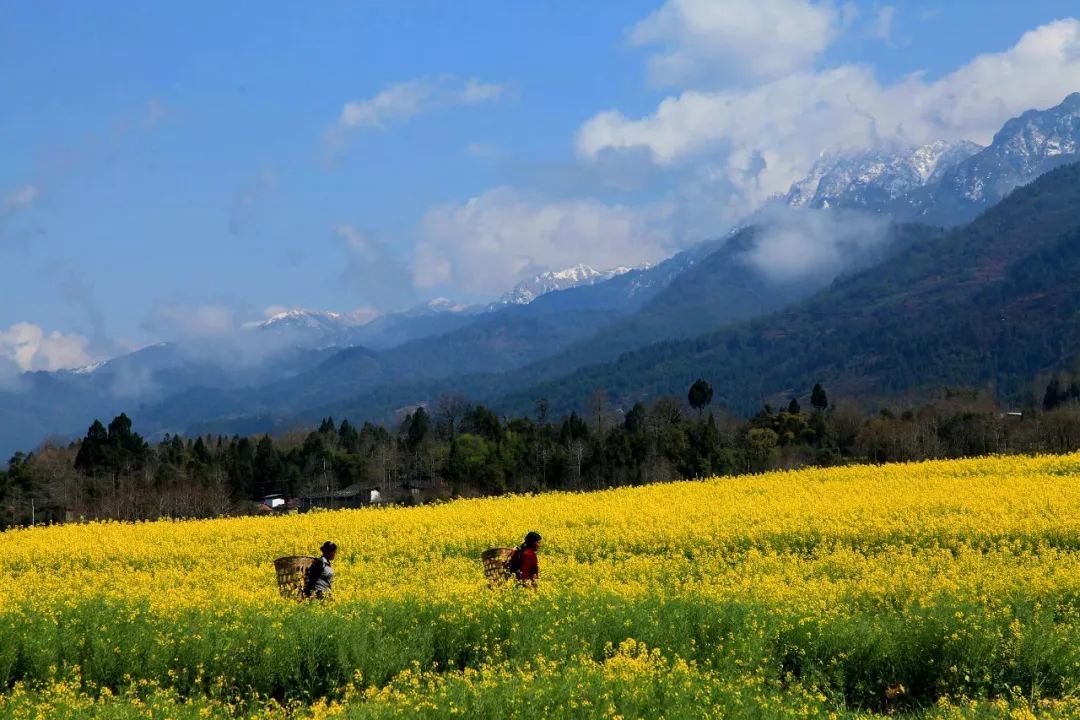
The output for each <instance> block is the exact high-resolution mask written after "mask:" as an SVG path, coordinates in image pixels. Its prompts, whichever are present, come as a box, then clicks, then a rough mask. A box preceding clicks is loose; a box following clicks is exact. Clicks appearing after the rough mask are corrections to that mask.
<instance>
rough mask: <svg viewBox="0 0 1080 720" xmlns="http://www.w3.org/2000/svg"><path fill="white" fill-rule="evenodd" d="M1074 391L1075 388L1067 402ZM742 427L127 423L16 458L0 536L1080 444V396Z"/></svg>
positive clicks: (696, 411)
mask: <svg viewBox="0 0 1080 720" xmlns="http://www.w3.org/2000/svg"><path fill="white" fill-rule="evenodd" d="M1073 389H1075V390H1076V392H1072V390H1073ZM804 402H805V403H806V404H807V405H808V407H803V404H802V403H800V401H799V400H798V399H792V400H791V401H790V402H789V403H788V404H787V405H786V406H784V407H781V408H774V407H771V406H769V405H766V406H765V407H763V408H762V409H761V410H760V411H759V412H758V413H757V414H755V415H754V416H753V417H751V418H749V419H745V420H739V419H735V418H732V417H729V416H727V415H722V414H718V413H716V412H713V411H711V410H710V407H711V403H712V388H711V387H710V385H709V384H708V383H707V382H705V381H704V380H699V381H697V382H695V383H694V384H693V386H692V387H691V388H690V389H689V392H688V394H687V396H686V398H685V399H680V398H674V397H666V398H661V399H659V400H657V401H655V402H653V403H652V404H650V405H645V404H643V403H636V404H634V405H633V406H632V407H630V408H629V409H628V410H626V411H618V410H616V409H614V408H612V407H611V406H610V404H609V403H608V401H607V398H606V396H605V394H604V393H602V392H598V393H596V394H595V395H594V396H593V397H592V398H590V400H589V402H588V403H586V405H585V410H584V411H583V412H582V413H581V414H578V413H576V412H575V413H571V414H570V415H568V416H566V417H562V418H559V419H555V418H551V417H549V416H548V406H547V403H546V402H545V401H544V400H540V401H539V402H538V403H537V407H536V412H535V415H534V416H533V417H511V418H500V417H499V416H498V415H496V414H495V413H494V412H492V411H491V410H490V409H488V408H486V407H484V406H482V405H476V404H472V403H470V402H469V401H468V399H467V398H465V397H462V396H458V395H448V396H444V397H442V398H440V399H439V400H438V401H437V402H436V403H435V405H434V407H432V408H431V409H430V410H429V409H427V408H424V407H418V408H416V409H415V410H413V411H412V412H410V413H408V414H406V415H405V417H404V419H403V421H402V422H400V424H398V425H397V427H394V428H389V427H386V426H382V425H375V424H371V423H364V424H363V425H362V426H360V427H357V426H355V425H353V424H352V423H350V422H349V421H348V420H342V421H341V422H340V423H337V422H335V421H334V420H333V419H330V418H327V419H325V420H323V421H322V423H321V425H320V426H319V427H318V429H317V430H314V431H311V432H299V431H298V432H291V433H287V434H284V435H281V436H278V437H276V438H272V437H270V436H268V435H263V436H256V437H236V436H233V437H222V436H215V437H212V436H205V437H195V438H183V437H180V436H177V435H174V436H168V435H167V436H165V437H164V438H163V439H161V440H160V442H157V443H153V444H152V443H148V442H147V441H146V440H145V439H144V438H143V437H141V436H140V435H139V434H138V433H137V432H135V430H134V429H133V427H132V422H131V420H130V419H129V418H128V417H127V416H126V415H120V416H118V417H116V418H115V419H113V421H112V422H110V423H109V425H108V426H105V425H103V424H102V423H101V422H98V421H95V422H94V423H93V425H91V426H90V429H89V430H88V431H87V433H86V436H85V437H84V438H83V439H82V440H80V441H78V442H74V443H71V444H69V445H57V444H48V443H47V444H45V445H44V446H43V447H41V448H39V449H38V450H37V451H35V452H32V453H29V454H26V453H21V452H20V453H17V454H16V455H15V456H14V457H13V458H11V460H10V461H9V463H8V465H7V469H6V471H0V526H10V525H13V524H28V523H31V522H37V523H40V522H62V521H69V520H73V519H79V518H88V519H89V518H115V519H125V520H133V519H148V518H157V517H213V516H218V515H224V514H232V513H242V512H250V511H251V510H252V509H253V507H254V506H255V501H258V500H260V499H262V498H264V497H266V496H268V495H273V494H280V495H282V496H284V497H286V498H294V497H298V496H305V495H319V494H322V495H326V494H328V493H331V492H333V491H336V490H339V489H343V488H347V487H358V488H361V489H363V490H372V489H375V490H378V491H379V493H380V495H381V497H382V499H383V500H388V501H395V502H416V501H424V500H433V499H440V498H449V497H456V496H476V495H488V494H498V493H504V492H526V491H540V490H547V489H560V490H586V489H594V488H603V487H611V486H618V485H632V484H641V483H650V482H663V481H669V480H675V479H680V478H695V477H706V476H712V475H731V474H739V473H752V472H760V471H765V470H769V469H774V468H795V467H801V466H807V465H835V464H841V463H846V462H853V461H871V462H891V461H902V460H918V459H925V458H941V457H959V456H970V455H980V454H987V453H1011V452H1024V453H1030V452H1065V451H1070V450H1074V449H1077V448H1080V386H1077V384H1076V383H1075V382H1074V383H1069V382H1068V381H1067V380H1066V381H1064V382H1063V381H1061V380H1060V379H1055V380H1053V381H1051V383H1050V384H1049V385H1048V386H1047V391H1046V395H1045V399H1044V402H1043V408H1042V410H1041V411H1037V410H1029V411H1028V412H1026V413H1025V414H1024V415H1022V416H1021V415H1019V414H1018V413H1007V412H1003V411H1002V410H1000V409H999V408H998V407H997V406H996V405H995V403H994V402H993V400H992V399H991V398H990V397H989V396H988V395H986V394H983V393H978V392H972V391H953V392H946V393H943V394H942V395H941V396H939V397H937V398H936V399H934V400H933V401H931V402H926V403H923V404H918V405H911V406H909V407H907V408H906V409H903V410H895V411H894V410H889V409H883V410H879V411H878V412H875V413H873V414H867V413H866V412H865V411H864V410H862V409H861V408H860V407H859V406H858V405H856V404H855V403H853V402H839V403H832V402H830V400H829V398H828V396H827V394H826V391H825V389H824V388H822V387H821V386H820V385H818V386H815V387H814V388H813V390H812V391H811V392H810V393H809V394H808V395H807V396H804Z"/></svg>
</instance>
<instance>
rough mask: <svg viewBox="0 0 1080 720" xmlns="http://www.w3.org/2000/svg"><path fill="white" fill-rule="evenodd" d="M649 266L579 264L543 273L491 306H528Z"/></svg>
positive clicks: (529, 279) (521, 283)
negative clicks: (559, 292)
mask: <svg viewBox="0 0 1080 720" xmlns="http://www.w3.org/2000/svg"><path fill="white" fill-rule="evenodd" d="M648 267H649V266H648V265H639V266H636V267H627V266H619V267H616V268H610V269H608V270H597V269H595V268H593V267H590V266H589V265H585V264H582V263H579V264H577V265H575V266H573V267H570V268H566V269H565V270H557V271H549V272H543V273H540V274H538V275H534V276H533V277H531V278H528V279H526V280H522V281H521V282H520V283H518V284H517V285H515V286H514V287H513V289H511V290H510V291H509V292H507V293H506V294H505V295H503V296H502V297H500V298H499V299H498V300H496V301H495V302H494V303H492V304H491V307H492V308H497V307H502V306H505V305H528V304H529V303H531V302H532V301H533V300H535V299H536V298H538V297H540V296H541V295H546V294H547V293H550V292H555V291H557V290H569V289H570V288H575V287H582V286H585V285H595V284H596V283H599V282H603V281H604V280H610V279H611V278H614V277H618V276H619V275H625V274H626V273H628V272H630V271H631V270H640V269H645V268H648Z"/></svg>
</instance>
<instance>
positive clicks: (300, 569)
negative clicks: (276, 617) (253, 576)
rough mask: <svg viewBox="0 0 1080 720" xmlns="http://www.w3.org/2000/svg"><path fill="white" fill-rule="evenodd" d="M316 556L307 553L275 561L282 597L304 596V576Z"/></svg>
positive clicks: (279, 590)
mask: <svg viewBox="0 0 1080 720" xmlns="http://www.w3.org/2000/svg"><path fill="white" fill-rule="evenodd" d="M313 562H315V558H313V557H308V556H306V555H293V556H290V557H282V558H278V559H277V560H275V561H274V570H276V571H277V585H278V592H280V593H281V596H282V597H287V598H296V599H299V598H302V597H303V596H304V576H305V574H306V573H307V569H308V568H309V567H311V563H313Z"/></svg>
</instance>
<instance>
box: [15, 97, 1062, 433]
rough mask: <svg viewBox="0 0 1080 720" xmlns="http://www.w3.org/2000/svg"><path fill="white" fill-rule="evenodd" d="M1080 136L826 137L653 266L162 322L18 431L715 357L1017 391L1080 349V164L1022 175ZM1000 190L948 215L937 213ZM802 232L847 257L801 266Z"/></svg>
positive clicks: (180, 417) (560, 401)
mask: <svg viewBox="0 0 1080 720" xmlns="http://www.w3.org/2000/svg"><path fill="white" fill-rule="evenodd" d="M1078 148H1080V94H1077V95H1071V96H1069V97H1068V98H1066V100H1065V101H1064V102H1063V103H1062V104H1061V105H1059V106H1058V107H1056V108H1052V109H1049V110H1042V111H1030V112H1027V113H1024V114H1023V115H1022V116H1020V117H1018V118H1016V119H1014V120H1011V121H1009V122H1008V123H1006V124H1005V126H1004V127H1003V128H1002V129H1001V131H1000V132H998V133H997V135H996V136H995V137H994V140H993V142H992V143H991V144H990V145H989V146H987V147H985V148H980V147H979V146H976V145H973V144H971V143H953V144H948V143H932V144H930V145H927V146H923V147H897V146H889V147H882V148H877V149H875V150H872V151H866V152H859V153H845V154H842V155H836V156H827V157H822V158H821V159H820V160H819V161H818V163H816V164H815V166H814V168H813V170H812V171H811V173H810V174H809V175H808V177H807V178H805V179H804V180H802V181H800V182H798V183H796V184H795V185H793V186H792V188H791V190H790V191H789V192H788V193H787V194H786V195H785V196H784V197H782V198H778V199H777V200H776V202H775V203H774V204H773V208H772V209H770V210H767V211H766V212H763V213H760V214H758V215H756V216H755V217H754V220H753V222H752V223H750V224H749V225H746V226H744V227H742V228H740V229H739V230H737V231H733V232H730V233H728V234H726V235H724V236H722V237H719V238H717V239H714V240H711V241H708V242H705V243H702V244H701V245H699V246H696V247H693V248H690V249H688V250H686V251H684V252H682V253H680V254H678V255H676V256H674V257H673V258H670V259H668V260H666V261H664V262H661V263H658V264H657V265H655V266H652V267H638V268H628V267H622V268H614V269H610V270H603V271H600V270H596V269H594V268H591V267H589V266H585V265H580V266H575V267H573V268H568V269H567V270H564V271H554V272H545V273H539V274H537V275H536V276H535V277H532V278H529V279H527V280H526V281H524V282H522V283H520V284H519V285H518V286H517V287H515V288H514V289H513V290H511V291H510V292H508V293H507V294H506V295H504V296H503V297H502V298H500V299H499V300H498V301H496V302H494V303H491V304H490V305H482V306H463V305H460V304H455V303H453V302H451V301H448V300H441V299H440V300H437V301H433V302H432V303H428V304H426V305H422V306H419V307H416V308H412V309H410V310H408V311H405V312H399V313H392V314H386V315H378V314H376V313H372V312H366V311H356V312H352V313H336V312H326V311H312V310H299V309H296V310H288V311H283V312H281V313H276V314H274V315H272V316H270V317H268V318H266V319H265V320H261V321H258V322H255V323H251V324H249V325H247V326H245V327H244V328H243V330H242V332H240V333H238V336H237V338H235V339H234V341H231V342H227V343H223V346H222V347H213V348H195V347H186V346H182V345H177V344H161V345H158V346H154V347H151V348H146V349H144V350H141V351H139V352H136V353H132V354H130V355H127V356H123V357H120V358H115V359H113V360H110V361H108V362H105V363H101V364H97V365H95V366H90V367H86V368H80V369H78V370H74V371H61V372H54V373H27V374H26V375H24V376H22V378H21V387H19V388H18V389H16V390H14V391H10V390H9V391H5V392H0V453H10V452H11V451H13V450H14V449H16V448H19V449H26V448H30V447H33V446H34V445H35V444H36V443H37V442H39V441H40V440H41V439H42V438H43V437H45V436H47V435H60V436H67V437H71V436H75V435H79V434H81V433H82V432H84V431H85V428H86V426H87V425H89V423H90V421H91V420H92V419H94V418H95V417H102V418H107V417H111V415H112V414H115V413H117V412H119V411H121V410H124V411H127V412H129V414H132V415H133V416H135V418H136V422H137V424H138V426H139V427H140V429H141V430H143V431H146V432H149V433H150V434H154V433H160V432H166V431H167V432H190V431H196V430H214V431H221V432H254V431H265V430H280V429H284V428H288V427H290V426H292V425H295V424H297V423H304V422H308V421H310V420H312V419H315V418H317V417H318V416H319V414H323V413H325V414H331V413H332V414H334V415H335V416H339V417H340V416H341V415H343V414H345V415H348V416H349V417H350V418H352V419H354V420H358V421H359V420H363V419H374V420H380V419H385V418H387V417H390V416H391V415H392V414H393V411H394V410H395V409H397V408H400V407H404V406H409V405H415V404H418V403H423V402H434V400H435V399H436V398H437V397H438V396H439V395H440V394H442V393H444V392H447V391H451V390H453V391H461V392H465V393H467V394H469V395H470V396H471V397H474V398H476V399H478V400H483V401H485V402H489V403H492V404H494V405H495V406H496V407H497V408H499V409H502V410H514V411H522V410H527V409H528V408H529V406H530V404H531V403H532V402H535V400H536V398H538V397H540V396H546V397H548V398H549V400H551V401H552V402H553V409H556V408H557V409H569V408H572V407H573V406H574V404H575V403H578V402H581V401H583V399H584V398H586V397H588V396H589V395H590V394H591V393H592V392H593V391H595V390H596V389H598V388H603V389H606V390H608V391H609V392H610V393H612V395H613V398H614V399H615V400H616V401H618V402H619V403H622V404H625V403H627V402H631V401H633V400H635V399H638V398H642V399H644V398H648V397H655V396H656V395H657V394H659V393H667V392H680V393H681V392H682V391H683V390H684V388H683V386H685V385H686V384H688V383H689V382H691V381H692V380H693V379H694V378H695V377H696V376H698V375H700V376H703V377H707V378H709V379H710V380H711V381H712V382H713V384H714V386H715V387H716V388H717V400H718V402H719V403H721V404H723V405H725V406H727V407H730V408H732V409H736V410H739V411H752V410H753V409H754V407H755V406H756V405H757V404H758V403H760V402H762V401H764V400H767V399H775V398H782V397H783V396H784V395H785V394H797V393H799V392H801V390H800V388H803V386H804V385H806V384H807V383H808V382H809V383H810V384H812V382H811V381H818V380H827V381H828V382H830V383H831V384H832V385H833V386H834V387H837V388H838V389H842V390H843V391H846V392H851V393H858V394H866V393H891V392H902V391H905V390H907V389H911V388H917V387H926V386H929V385H932V384H933V383H941V382H949V383H955V384H964V385H970V384H972V383H976V382H978V383H984V382H987V383H992V384H994V385H995V387H997V388H999V389H1000V390H1002V391H1003V392H1008V393H1014V394H1015V393H1017V392H1020V391H1021V390H1022V389H1023V387H1024V383H1030V382H1031V381H1032V379H1033V375H1032V374H1033V373H1035V372H1041V371H1043V370H1045V369H1047V368H1051V367H1053V366H1055V364H1059V365H1060V364H1061V363H1065V362H1067V360H1068V359H1069V356H1070V353H1073V354H1077V355H1080V344H1076V345H1074V344H1073V343H1072V340H1071V337H1072V334H1071V333H1072V331H1071V330H1069V329H1068V328H1067V327H1064V326H1062V325H1061V323H1063V322H1067V321H1072V319H1073V318H1072V317H1071V316H1069V315H1068V313H1071V312H1073V310H1072V308H1073V307H1074V306H1073V300H1072V295H1071V290H1069V289H1068V284H1067V283H1066V282H1065V280H1064V279H1063V278H1062V275H1061V273H1062V272H1063V269H1065V268H1071V267H1072V264H1071V263H1072V260H1071V257H1072V254H1073V249H1072V245H1070V242H1072V241H1071V239H1070V238H1071V236H1070V235H1069V234H1068V233H1069V231H1070V229H1071V228H1072V227H1073V225H1072V223H1073V221H1074V215H1075V212H1076V211H1074V210H1072V209H1071V207H1072V206H1070V205H1069V203H1070V202H1072V201H1074V200H1077V199H1080V198H1074V197H1072V195H1070V194H1069V193H1070V192H1072V191H1073V190H1075V188H1071V184H1075V182H1074V181H1075V180H1076V177H1075V175H1076V173H1075V172H1074V171H1073V170H1072V168H1069V169H1067V170H1065V171H1060V170H1059V171H1056V172H1054V173H1053V174H1052V175H1050V176H1046V177H1045V178H1043V179H1042V180H1040V181H1038V182H1036V183H1035V184H1033V185H1032V186H1031V187H1030V188H1026V189H1024V190H1021V191H1017V192H1015V193H1013V194H1012V195H1009V193H1010V192H1011V191H1013V190H1014V189H1015V188H1017V187H1019V186H1022V185H1025V184H1026V183H1030V182H1031V181H1032V180H1034V179H1035V178H1038V177H1039V176H1040V175H1042V174H1043V173H1045V172H1046V171H1047V170H1050V169H1052V168H1055V167H1056V166H1059V165H1062V164H1066V163H1069V162H1072V161H1076V160H1080V155H1078V153H1080V150H1078ZM1055 183H1056V184H1058V185H1062V188H1060V189H1055V187H1054V184H1055ZM1007 195H1009V197H1008V199H1007V200H1006V201H1005V202H1004V203H1001V204H1000V205H996V204H997V203H999V202H1000V201H1001V198H1003V197H1005V196H1007ZM991 207H992V208H993V209H992V210H990V211H989V212H986V214H985V215H983V216H982V217H980V218H979V220H978V221H977V222H975V223H974V224H971V225H966V226H965V227H961V228H959V229H957V230H955V231H953V232H952V233H950V234H948V235H943V231H942V230H940V229H934V228H933V227H932V226H954V227H955V226H958V225H964V224H965V223H968V222H970V220H971V218H973V217H975V216H976V215H978V214H979V213H981V212H983V211H985V210H986V209H987V208H991ZM1076 207H1080V203H1077V204H1076ZM778 209H779V210H778ZM780 210H782V211H780ZM778 212H779V214H778ZM868 218H870V219H869V220H868ZM873 218H878V219H877V220H873ZM1075 225H1076V227H1077V228H1080V219H1077V220H1076V222H1075ZM1019 228H1026V230H1023V231H1021V230H1020V229H1019ZM792 233H794V234H796V235H799V236H800V242H802V243H803V245H804V246H805V247H806V248H810V249H814V247H815V246H817V245H820V244H826V245H828V247H829V248H831V252H829V253H825V255H827V256H829V257H834V258H835V260H834V261H833V262H832V263H831V264H829V263H826V264H824V265H822V264H820V263H819V264H818V265H816V266H813V267H810V268H807V269H799V268H796V269H797V270H798V272H794V273H793V272H792V266H793V260H797V258H793V257H792V255H793V253H796V254H797V251H795V250H792V249H791V248H790V247H789V243H787V242H786V241H787V240H788V239H790V235H791V234H792ZM1025 233H1026V234H1025ZM778 238H779V240H780V241H781V242H777V239H778ZM817 249H819V250H820V248H817ZM1051 252H1052V253H1057V256H1058V257H1060V258H1061V259H1062V260H1061V263H1060V267H1052V266H1049V265H1048V264H1047V263H1048V262H1049V261H1048V260H1047V258H1048V257H1050V256H1049V255H1048V253H1051ZM819 255H821V253H809V256H810V257H817V256H819ZM794 264H795V265H797V263H794ZM781 271H782V272H781ZM1033 273H1034V274H1035V275H1032V274H1033ZM976 306H978V309H977V310H976V309H973V308H975V307H976ZM1032 308H1037V309H1038V312H1037V313H1036V312H1034V311H1033V310H1032ZM994 312H1000V313H1002V317H1004V318H1006V320H1004V321H1001V320H1000V319H999V322H1001V325H1000V328H1001V329H1002V332H1000V333H999V332H997V331H996V330H994V328H995V327H997V326H995V325H994V321H993V319H992V318H991V315H993V313H994ZM987 313H989V314H987ZM1039 313H1042V315H1040V314H1039ZM1017 318H1022V319H1023V322H1020V321H1019V320H1014V319H1017ZM1076 324H1077V325H1078V326H1080V323H1076ZM1040 328H1052V330H1050V329H1047V330H1045V332H1044V330H1042V329H1040ZM1049 332H1053V333H1054V334H1053V335H1047V334H1046V333H1049ZM949 333H951V334H949ZM965 343H970V344H965ZM1021 343H1026V345H1021ZM987 363H993V366H992V367H989V366H988V365H987Z"/></svg>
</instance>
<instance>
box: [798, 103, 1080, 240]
mask: <svg viewBox="0 0 1080 720" xmlns="http://www.w3.org/2000/svg"><path fill="white" fill-rule="evenodd" d="M1078 160H1080V93H1073V94H1072V95H1069V96H1068V97H1067V98H1065V100H1064V101H1062V102H1061V104H1060V105H1057V106H1056V107H1052V108H1049V109H1047V110H1028V111H1027V112H1025V113H1024V114H1022V115H1020V116H1019V117H1016V118H1013V119H1012V120H1009V121H1008V122H1007V123H1005V125H1003V126H1002V128H1001V130H1000V131H998V133H997V134H996V135H995V136H994V139H993V142H991V143H990V145H988V146H987V147H985V148H983V147H979V146H978V145H976V144H974V143H970V142H966V141H960V142H957V143H946V142H934V143H931V144H929V145H924V146H921V147H904V146H896V145H883V146H881V147H878V148H874V149H871V150H865V151H854V152H846V153H838V154H831V155H824V154H823V155H822V156H821V157H820V158H819V159H818V161H817V162H816V163H814V166H813V167H812V168H811V170H810V172H809V173H808V174H807V176H806V177H805V178H803V179H802V180H800V181H798V182H796V183H794V184H793V185H792V186H791V189H790V190H789V191H788V193H787V195H785V196H784V197H783V198H781V202H783V203H784V204H786V205H788V206H791V207H807V208H814V209H828V208H837V207H843V208H854V209H861V210H867V211H870V212H875V213H881V214H885V215H889V216H891V217H893V218H896V219H898V220H916V221H919V222H925V223H929V224H935V225H957V224H960V223H963V222H967V221H969V220H972V219H974V218H975V216H976V215H978V214H979V213H980V212H981V211H983V210H985V209H986V208H987V207H989V206H991V205H993V204H994V203H996V202H998V201H1000V200H1001V199H1003V198H1004V197H1005V196H1006V195H1008V194H1009V193H1010V192H1012V191H1013V190H1014V189H1016V188H1017V187H1019V186H1021V185H1026V184H1027V183H1029V182H1031V181H1033V180H1034V179H1035V178H1037V177H1039V176H1040V175H1042V174H1043V173H1046V172H1048V171H1050V170H1052V169H1054V168H1055V167H1057V166H1059V165H1063V164H1065V163H1069V162H1076V161H1078Z"/></svg>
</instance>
